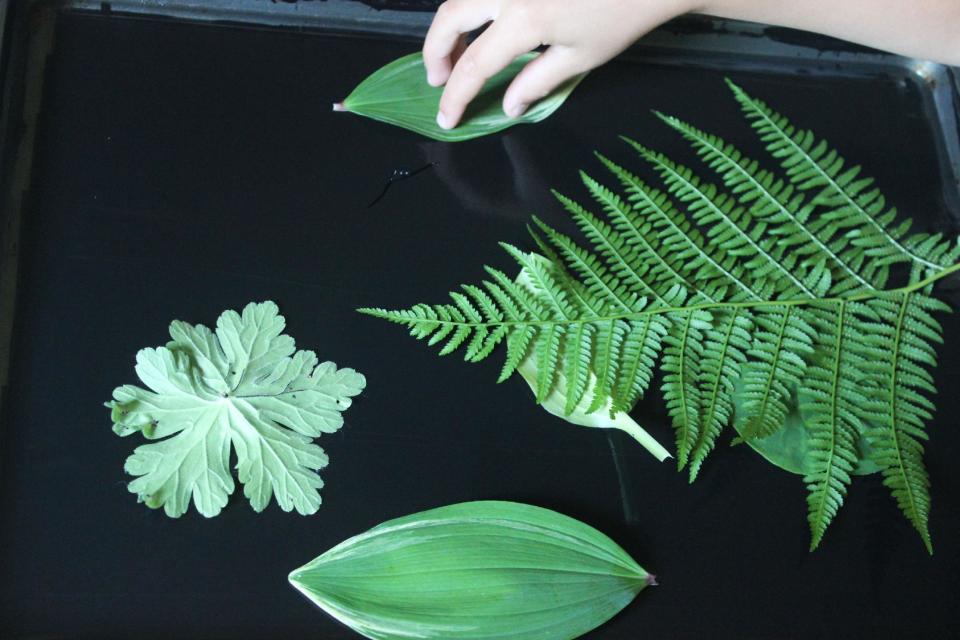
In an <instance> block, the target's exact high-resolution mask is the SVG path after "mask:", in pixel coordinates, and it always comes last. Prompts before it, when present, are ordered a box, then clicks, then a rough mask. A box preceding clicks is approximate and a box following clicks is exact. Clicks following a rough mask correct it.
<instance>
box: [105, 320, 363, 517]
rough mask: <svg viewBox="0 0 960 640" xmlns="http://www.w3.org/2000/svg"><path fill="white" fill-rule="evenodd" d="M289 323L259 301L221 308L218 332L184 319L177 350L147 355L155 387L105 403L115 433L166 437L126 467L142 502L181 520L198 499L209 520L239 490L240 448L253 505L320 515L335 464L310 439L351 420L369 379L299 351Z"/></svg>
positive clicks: (127, 388) (177, 329) (176, 327)
mask: <svg viewBox="0 0 960 640" xmlns="http://www.w3.org/2000/svg"><path fill="white" fill-rule="evenodd" d="M284 326H285V322H284V319H283V316H280V315H279V313H278V310H277V307H276V305H275V304H273V303H272V302H266V303H261V304H255V303H251V304H249V305H247V306H246V308H244V310H243V312H242V314H238V313H236V312H233V311H227V312H225V313H224V314H222V315H221V316H220V320H219V321H218V323H217V330H216V332H212V331H210V330H209V329H207V328H206V327H204V326H202V325H196V326H192V325H189V324H187V323H185V322H180V321H174V322H173V323H172V324H171V327H170V334H171V337H172V339H173V340H172V341H171V342H170V343H168V346H167V347H159V348H157V349H149V348H148V349H142V350H141V351H140V352H139V353H138V354H137V366H136V372H137V375H138V376H139V377H140V379H141V381H142V382H143V383H144V384H145V385H146V386H147V387H149V389H144V388H141V387H137V386H134V385H123V386H121V387H117V389H115V390H114V392H113V400H112V401H111V402H109V403H107V406H108V407H110V408H111V414H112V419H113V421H114V431H115V432H116V433H117V434H119V435H129V434H131V433H133V432H134V431H140V432H142V433H143V435H144V436H145V437H147V438H150V439H162V438H166V439H162V440H160V441H159V442H154V443H150V444H145V445H142V446H140V447H138V448H137V449H136V451H135V452H134V453H133V455H131V456H130V458H128V460H127V463H126V465H125V469H126V471H127V472H128V473H130V474H132V475H135V476H137V478H136V479H135V480H133V481H132V482H131V483H130V485H129V490H130V491H131V492H132V493H135V494H137V496H138V497H139V499H140V500H141V501H143V502H145V503H146V504H147V505H148V506H150V507H151V508H160V507H163V509H164V511H165V512H166V513H167V515H169V516H171V517H179V516H180V515H182V514H183V513H185V512H186V511H187V509H188V508H189V505H190V502H191V500H192V501H193V503H194V505H195V507H196V509H197V511H199V512H200V513H201V514H203V515H204V516H207V517H212V516H215V515H217V514H218V513H219V512H220V510H221V509H222V508H223V507H224V505H226V503H227V499H228V497H229V495H230V494H231V493H232V492H233V490H234V483H233V478H232V477H231V474H230V471H229V457H230V447H231V444H232V446H233V448H234V450H235V451H236V455H237V471H238V477H239V479H240V482H241V483H242V484H243V485H244V494H245V495H246V496H247V498H248V499H249V500H250V503H251V506H252V507H253V508H254V510H256V511H262V510H263V509H264V508H266V507H267V505H268V504H269V503H270V499H271V497H274V498H276V500H277V503H278V504H279V505H280V507H281V508H282V509H283V510H284V511H292V510H294V509H295V510H296V511H298V512H299V513H301V514H310V513H314V512H316V510H317V509H318V508H319V506H320V502H321V500H320V495H319V493H318V490H319V489H320V488H321V487H322V486H323V481H322V480H321V479H320V476H319V475H318V473H317V471H318V470H319V469H322V468H323V467H325V466H326V465H327V461H328V460H327V455H326V454H325V453H324V451H323V449H321V448H320V447H319V446H317V445H316V444H314V443H313V442H312V438H314V437H316V436H319V435H320V434H321V433H332V432H334V431H336V430H337V429H339V428H340V427H341V426H342V425H343V417H342V415H341V414H342V412H343V411H344V410H346V409H347V408H348V407H349V406H350V405H351V402H352V400H351V398H352V397H353V396H356V395H357V394H359V393H360V391H362V390H363V388H364V386H365V384H366V380H365V378H364V377H363V375H361V374H359V373H357V372H356V371H354V370H353V369H347V368H345V369H337V367H336V365H335V364H333V363H332V362H324V363H321V364H317V357H316V355H315V354H314V353H313V352H312V351H296V350H295V344H294V341H293V339H292V338H290V337H289V336H286V335H284V334H282V331H283V328H284ZM171 436H172V437H171Z"/></svg>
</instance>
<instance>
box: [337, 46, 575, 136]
mask: <svg viewBox="0 0 960 640" xmlns="http://www.w3.org/2000/svg"><path fill="white" fill-rule="evenodd" d="M537 55H539V54H536V53H528V54H524V55H522V56H520V57H519V58H517V59H516V60H514V61H513V62H512V63H511V64H510V65H509V66H507V68H506V69H504V70H503V71H501V72H500V73H498V74H496V75H495V76H493V77H492V78H490V80H488V81H487V84H486V85H484V87H483V89H482V90H481V91H480V94H479V95H478V96H477V97H476V98H475V99H474V100H473V101H472V102H471V103H470V106H469V107H467V112H466V113H465V114H464V117H463V120H462V121H461V122H460V124H459V125H458V126H457V127H456V128H454V129H449V130H448V129H441V128H440V127H439V126H438V125H437V110H438V109H439V107H440V96H441V94H442V93H443V87H431V86H430V85H429V84H427V72H426V69H425V67H424V66H423V56H422V55H421V54H420V53H411V54H410V55H407V56H403V57H402V58H398V59H397V60H394V61H393V62H391V63H389V64H387V65H386V66H384V67H381V68H380V69H378V70H377V71H374V72H373V73H372V74H371V75H370V76H369V77H367V79H366V80H364V81H363V82H361V83H360V84H359V85H357V88H356V89H354V90H353V92H352V93H351V94H350V95H349V96H347V98H346V99H345V100H344V101H343V102H342V103H340V104H338V105H335V106H334V109H335V110H341V111H349V112H351V113H356V114H358V115H361V116H366V117H368V118H373V119H374V120H379V121H381V122H386V123H388V124H393V125H396V126H398V127H403V128H404V129H409V130H410V131H415V132H417V133H419V134H421V135H424V136H427V137H428V138H433V139H434V140H441V141H444V142H459V141H461V140H470V139H471V138H477V137H480V136H485V135H489V134H491V133H496V132H497V131H502V130H504V129H506V128H507V127H511V126H513V125H515V124H519V123H521V122H540V121H541V120H543V119H544V118H546V117H547V116H549V115H550V114H552V113H553V112H554V111H556V110H557V109H558V108H559V107H560V105H561V104H563V102H564V100H566V99H567V96H569V95H570V92H571V91H573V89H574V87H576V86H577V84H578V83H579V82H580V80H582V79H583V77H584V76H585V75H586V74H580V75H578V76H576V77H575V78H572V79H571V80H568V81H567V82H565V83H564V84H563V85H561V86H560V87H559V88H558V89H557V90H555V91H554V92H553V93H552V94H550V95H549V96H547V97H546V98H544V99H542V100H540V101H539V102H537V103H536V104H534V105H532V106H531V107H530V108H529V109H527V111H526V113H524V114H523V115H522V116H520V117H519V118H511V117H509V116H507V115H506V114H505V113H504V112H503V107H502V102H503V94H504V92H506V90H507V86H508V85H509V84H510V81H511V80H513V78H514V77H515V76H516V75H517V74H518V73H520V70H521V69H523V67H524V66H525V65H526V64H527V63H528V62H530V61H531V60H533V59H534V58H535V57H536V56H537Z"/></svg>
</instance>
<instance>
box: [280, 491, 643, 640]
mask: <svg viewBox="0 0 960 640" xmlns="http://www.w3.org/2000/svg"><path fill="white" fill-rule="evenodd" d="M290 582H291V583H292V584H293V586H294V587H296V588H297V589H299V590H300V591H301V592H303V593H304V594H305V595H306V596H307V597H308V598H310V600H312V601H313V602H314V603H315V604H316V605H317V606H319V607H320V608H322V609H323V610H324V611H326V612H327V613H329V614H330V615H332V616H333V617H334V618H336V619H338V620H340V621H341V622H343V623H344V624H346V625H348V626H349V627H351V628H352V629H354V630H355V631H357V632H358V633H360V634H362V635H364V636H366V637H368V638H376V639H382V640H387V639H394V638H407V639H409V638H458V639H460V640H469V639H478V638H494V637H496V638H498V639H501V640H509V639H510V638H534V637H536V638H540V639H542V640H551V639H558V640H559V639H569V638H575V637H577V636H580V635H582V634H584V633H586V632H588V631H590V630H591V629H593V628H595V627H597V626H598V625H600V624H602V623H603V622H605V621H606V620H608V619H609V618H611V617H612V616H613V615H614V614H616V613H617V612H618V611H620V610H621V609H622V608H623V607H625V606H626V605H627V604H629V603H630V601H631V600H633V598H634V597H635V596H636V595H637V593H639V592H640V591H641V590H643V589H644V588H645V587H646V586H648V585H650V584H655V582H654V579H653V576H651V575H650V574H648V573H647V572H646V571H645V570H644V569H643V568H642V567H640V565H638V564H637V563H636V562H634V560H633V559H632V558H631V557H630V556H629V555H628V554H627V553H626V552H625V551H624V550H623V549H621V548H620V547H619V546H618V545H617V544H616V543H615V542H613V541H612V540H611V539H610V538H608V537H607V536H605V535H604V534H602V533H600V532H599V531H597V530H596V529H594V528H593V527H590V526H587V525H585V524H583V523H582V522H579V521H577V520H574V519H573V518H570V517H567V516H564V515H561V514H559V513H556V512H555V511H550V510H548V509H542V508H540V507H534V506H530V505H526V504H520V503H515V502H498V501H480V502H464V503H461V504H454V505H450V506H446V507H440V508H438V509H432V510H430V511H424V512H422V513H417V514H414V515H411V516H407V517H404V518H398V519H396V520H390V521H388V522H385V523H383V524H381V525H379V526H377V527H374V528H373V529H371V530H369V531H367V532H366V533H362V534H360V535H358V536H354V537H353V538H350V539H348V540H346V541H344V542H342V543H340V544H339V545H337V546H335V547H334V548H332V549H330V550H329V551H327V552H326V553H324V554H323V555H321V556H320V557H318V558H316V559H315V560H313V561H311V562H309V563H307V564H306V565H304V566H302V567H300V568H299V569H296V570H295V571H293V572H292V573H291V574H290Z"/></svg>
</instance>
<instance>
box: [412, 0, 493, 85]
mask: <svg viewBox="0 0 960 640" xmlns="http://www.w3.org/2000/svg"><path fill="white" fill-rule="evenodd" d="M499 6H500V2H499V0H447V2H444V3H443V4H442V5H440V8H439V9H437V15H436V16H434V18H433V22H432V23H431V24H430V30H429V31H428V32H427V37H426V40H424V42H423V63H424V65H425V66H426V68H427V82H429V83H430V84H431V85H433V86H434V87H439V86H440V85H442V84H443V83H444V82H446V81H447V78H448V77H449V76H450V71H451V69H453V64H454V61H453V60H451V54H453V53H455V52H456V49H457V46H458V43H462V42H463V37H464V34H466V33H469V32H471V31H473V30H474V29H479V28H480V27H482V26H483V25H485V24H486V23H488V22H490V21H491V20H493V19H494V18H495V17H496V16H497V11H498V10H499Z"/></svg>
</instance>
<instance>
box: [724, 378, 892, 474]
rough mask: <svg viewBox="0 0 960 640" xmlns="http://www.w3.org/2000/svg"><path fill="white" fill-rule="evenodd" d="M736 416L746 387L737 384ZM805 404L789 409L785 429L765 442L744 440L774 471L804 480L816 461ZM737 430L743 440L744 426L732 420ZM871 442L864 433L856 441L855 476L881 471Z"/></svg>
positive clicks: (764, 439) (734, 395) (798, 404)
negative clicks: (781, 470)
mask: <svg viewBox="0 0 960 640" xmlns="http://www.w3.org/2000/svg"><path fill="white" fill-rule="evenodd" d="M733 406H734V415H736V414H737V413H738V412H742V411H743V385H742V384H737V387H736V389H735V390H734V394H733ZM802 406H803V403H802V402H800V401H799V400H797V401H796V402H795V403H794V404H793V406H792V407H791V408H790V412H789V413H788V414H787V417H786V419H785V420H784V421H783V427H781V428H780V429H778V430H777V431H775V432H774V433H772V434H770V435H769V436H767V437H765V438H751V439H749V440H745V442H746V443H747V444H748V445H750V447H751V448H752V449H753V450H754V451H756V452H757V453H759V454H760V455H761V456H763V457H764V459H766V461H767V462H769V463H770V464H772V465H773V466H775V467H780V468H781V469H783V470H785V471H789V472H790V473H795V474H797V475H801V476H805V475H808V474H810V473H813V472H814V471H815V469H816V461H815V460H814V459H813V457H812V455H811V453H810V452H811V447H810V431H809V430H808V429H807V424H806V423H807V419H808V416H806V415H804V411H803V410H802V409H801V407H802ZM733 426H734V429H736V431H737V433H738V434H739V435H740V436H741V437H742V436H743V431H742V427H743V425H742V423H741V422H740V421H738V420H733ZM870 451H871V447H870V442H869V441H868V440H867V437H866V435H865V434H864V433H863V432H862V431H861V433H860V435H859V438H858V439H857V464H856V466H855V467H854V469H853V474H854V475H857V476H866V475H870V474H871V473H876V472H877V471H879V470H880V467H879V466H878V465H877V463H876V462H874V461H873V460H872V459H871V457H870Z"/></svg>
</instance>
